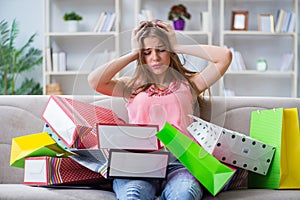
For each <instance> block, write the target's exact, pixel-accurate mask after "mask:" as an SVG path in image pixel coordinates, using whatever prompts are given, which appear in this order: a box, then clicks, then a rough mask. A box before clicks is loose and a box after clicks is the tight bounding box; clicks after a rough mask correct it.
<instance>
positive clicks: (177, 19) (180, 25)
mask: <svg viewBox="0 0 300 200" xmlns="http://www.w3.org/2000/svg"><path fill="white" fill-rule="evenodd" d="M184 18H185V19H191V14H190V13H189V12H188V11H187V8H186V7H185V6H184V5H183V4H178V5H174V6H172V7H171V10H170V11H169V14H168V19H169V20H171V21H173V23H174V29H175V30H183V29H184V25H185V21H184Z"/></svg>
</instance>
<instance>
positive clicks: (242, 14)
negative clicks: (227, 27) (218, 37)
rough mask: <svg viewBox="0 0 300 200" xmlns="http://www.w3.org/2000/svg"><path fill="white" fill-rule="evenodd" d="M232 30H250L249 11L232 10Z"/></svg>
mask: <svg viewBox="0 0 300 200" xmlns="http://www.w3.org/2000/svg"><path fill="white" fill-rule="evenodd" d="M231 30H237V31H246V30H248V11H246V10H240V11H232V19H231Z"/></svg>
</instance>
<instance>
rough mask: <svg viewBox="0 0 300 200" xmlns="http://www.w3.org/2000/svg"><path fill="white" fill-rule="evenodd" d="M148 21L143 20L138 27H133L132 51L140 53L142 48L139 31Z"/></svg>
mask: <svg viewBox="0 0 300 200" xmlns="http://www.w3.org/2000/svg"><path fill="white" fill-rule="evenodd" d="M145 24H146V22H141V23H140V25H139V26H138V27H136V28H135V29H133V31H132V34H131V52H132V53H138V52H139V50H140V47H139V43H138V35H139V34H138V33H139V32H140V31H141V30H142V29H143V26H145Z"/></svg>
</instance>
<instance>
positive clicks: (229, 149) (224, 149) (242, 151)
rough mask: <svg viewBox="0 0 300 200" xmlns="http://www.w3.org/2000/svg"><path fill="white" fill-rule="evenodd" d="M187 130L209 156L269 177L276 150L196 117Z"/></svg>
mask: <svg viewBox="0 0 300 200" xmlns="http://www.w3.org/2000/svg"><path fill="white" fill-rule="evenodd" d="M191 117H192V118H193V119H194V120H195V121H194V122H193V123H191V124H190V125H189V126H188V128H187V130H188V131H189V133H190V134H191V135H192V136H193V137H194V138H195V139H196V140H197V141H198V142H199V144H200V145H201V147H203V148H204V149H205V150H206V151H207V152H208V153H210V154H212V155H213V156H214V157H215V158H217V159H218V160H220V161H221V162H223V163H227V164H230V165H233V166H236V167H239V168H242V169H245V170H248V171H252V172H255V173H259V174H263V175H266V174H267V172H268V170H269V167H270V164H271V162H272V159H273V156H274V152H275V147H273V146H271V145H267V144H266V143H263V142H261V141H258V140H256V139H254V138H251V137H249V136H246V135H245V134H242V133H239V132H236V131H232V130H229V129H226V128H223V127H221V126H218V125H216V124H213V123H210V122H207V121H205V120H203V119H200V118H198V117H196V116H191Z"/></svg>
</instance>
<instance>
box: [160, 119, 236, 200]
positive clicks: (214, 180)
mask: <svg viewBox="0 0 300 200" xmlns="http://www.w3.org/2000/svg"><path fill="white" fill-rule="evenodd" d="M156 136H157V137H158V139H159V140H160V141H161V142H163V143H164V145H165V146H166V147H167V148H168V149H169V150H170V152H171V153H173V155H174V156H175V157H176V158H177V159H178V160H179V161H180V162H181V163H182V164H183V165H184V166H185V167H186V168H187V169H188V170H189V171H190V173H191V174H193V176H195V178H196V179H197V180H198V181H199V182H200V183H201V184H202V185H203V186H204V187H205V188H206V189H207V190H208V191H209V192H210V193H211V194H212V195H216V194H217V193H218V192H219V191H220V190H221V189H222V188H223V187H224V186H225V185H226V183H227V182H228V181H229V180H230V179H231V177H232V176H233V174H234V173H235V169H233V168H230V167H228V166H226V165H224V164H222V163H221V162H220V161H218V160H217V159H216V158H215V157H213V156H212V155H211V154H209V153H208V152H207V151H205V150H204V149H203V148H202V147H201V146H200V145H199V144H197V143H196V142H195V141H193V140H191V139H190V138H189V137H187V136H186V135H184V134H183V133H181V132H180V131H179V130H178V129H176V128H175V127H174V126H172V125H170V124H169V123H166V124H165V126H164V127H163V129H162V130H161V131H159V132H158V133H157V134H156Z"/></svg>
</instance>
